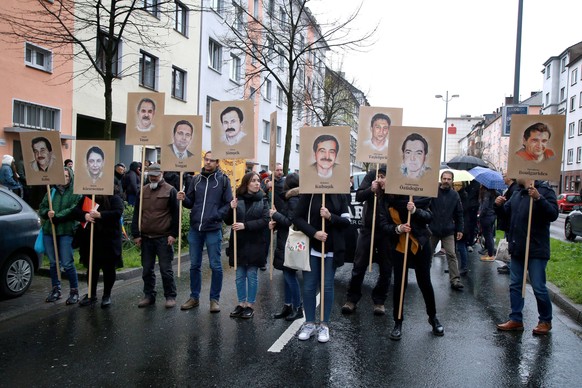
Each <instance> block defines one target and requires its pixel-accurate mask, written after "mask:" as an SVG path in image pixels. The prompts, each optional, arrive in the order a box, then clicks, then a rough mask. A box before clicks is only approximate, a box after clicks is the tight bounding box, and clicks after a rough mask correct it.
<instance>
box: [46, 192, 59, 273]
mask: <svg viewBox="0 0 582 388" xmlns="http://www.w3.org/2000/svg"><path fill="white" fill-rule="evenodd" d="M46 196H47V197H48V204H49V211H53V199H52V198H51V187H50V185H46ZM49 220H50V221H51V230H52V232H53V246H54V248H55V262H56V264H57V278H58V279H59V282H60V281H61V266H60V264H59V248H58V246H57V230H56V229H55V224H54V223H53V219H52V218H49Z"/></svg>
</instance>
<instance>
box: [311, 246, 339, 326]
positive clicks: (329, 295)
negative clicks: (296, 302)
mask: <svg viewBox="0 0 582 388" xmlns="http://www.w3.org/2000/svg"><path fill="white" fill-rule="evenodd" d="M324 262H325V264H324V266H325V268H324V275H325V279H324V281H325V283H324V286H323V291H324V303H323V322H322V323H328V322H329V316H330V315H331V306H333V281H334V277H335V268H334V266H333V258H331V257H326V258H325V259H324ZM309 265H310V266H311V271H309V272H307V271H303V304H304V307H305V321H306V322H315V305H316V297H317V292H318V291H319V287H320V284H321V283H320V281H321V256H319V255H318V256H313V255H311V256H309Z"/></svg>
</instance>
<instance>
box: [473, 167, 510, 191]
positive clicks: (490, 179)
mask: <svg viewBox="0 0 582 388" xmlns="http://www.w3.org/2000/svg"><path fill="white" fill-rule="evenodd" d="M469 172H470V173H471V175H473V176H474V177H475V180H476V181H477V182H479V183H481V184H482V185H483V186H485V187H487V188H488V189H494V190H505V189H506V188H507V185H506V184H505V181H504V180H503V176H502V175H501V173H500V172H499V171H495V170H491V169H489V168H483V167H475V168H472V169H470V170H469Z"/></svg>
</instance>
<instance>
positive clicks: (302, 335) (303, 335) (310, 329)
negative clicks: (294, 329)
mask: <svg viewBox="0 0 582 388" xmlns="http://www.w3.org/2000/svg"><path fill="white" fill-rule="evenodd" d="M314 335H315V324H313V323H305V324H303V326H301V331H300V332H299V335H297V338H298V339H300V340H301V341H307V340H308V339H309V338H311V337H313V336H314Z"/></svg>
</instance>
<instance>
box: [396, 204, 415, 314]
mask: <svg viewBox="0 0 582 388" xmlns="http://www.w3.org/2000/svg"><path fill="white" fill-rule="evenodd" d="M411 201H412V195H411V196H409V197H408V202H411ZM411 214H412V213H410V210H409V211H408V219H407V220H406V223H407V224H409V225H410V216H411ZM409 239H410V232H406V240H405V243H404V262H403V264H402V281H401V283H400V304H399V306H398V319H399V320H400V319H402V302H403V301H404V284H405V283H404V278H405V277H406V264H407V263H406V262H407V261H408V240H409Z"/></svg>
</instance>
